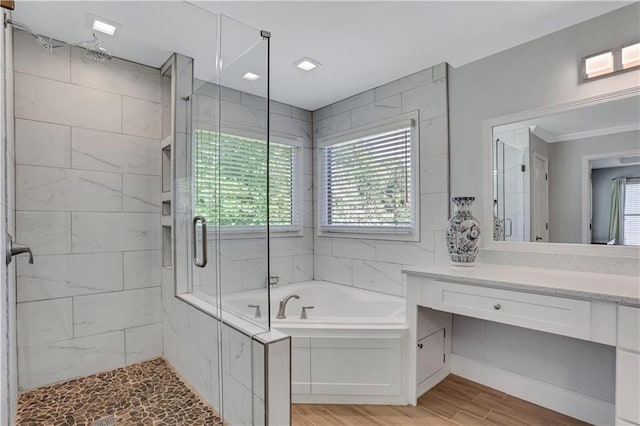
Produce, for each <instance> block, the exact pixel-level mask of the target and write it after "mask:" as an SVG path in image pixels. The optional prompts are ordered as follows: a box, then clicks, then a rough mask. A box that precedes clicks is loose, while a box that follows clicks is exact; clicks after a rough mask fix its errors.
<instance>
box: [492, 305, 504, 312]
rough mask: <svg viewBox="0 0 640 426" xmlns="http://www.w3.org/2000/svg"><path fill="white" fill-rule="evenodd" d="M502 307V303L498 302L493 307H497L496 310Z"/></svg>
mask: <svg viewBox="0 0 640 426" xmlns="http://www.w3.org/2000/svg"><path fill="white" fill-rule="evenodd" d="M500 308H502V305H500V304H499V303H496V304H495V305H493V309H495V310H496V311H497V310H499V309H500Z"/></svg>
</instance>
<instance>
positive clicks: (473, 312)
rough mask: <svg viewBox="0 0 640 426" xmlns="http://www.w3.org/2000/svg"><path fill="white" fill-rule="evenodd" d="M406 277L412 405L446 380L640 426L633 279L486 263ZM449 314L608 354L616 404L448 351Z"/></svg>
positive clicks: (639, 340) (599, 420)
mask: <svg viewBox="0 0 640 426" xmlns="http://www.w3.org/2000/svg"><path fill="white" fill-rule="evenodd" d="M403 272H404V273H405V274H406V276H407V324H408V326H409V346H408V354H409V357H408V358H409V366H408V369H407V371H408V372H407V381H406V383H407V389H406V392H407V399H408V401H409V402H410V403H412V404H415V403H416V400H417V398H418V397H419V396H420V395H422V394H423V393H425V392H426V391H427V390H429V389H431V388H432V387H433V386H435V385H436V384H437V383H439V382H440V381H442V380H443V379H444V378H445V377H446V376H447V375H448V374H450V373H453V374H457V375H460V376H463V377H466V378H468V379H470V380H474V381H476V382H479V383H482V384H485V385H487V386H491V387H494V388H498V389H500V390H502V391H504V392H507V393H510V394H512V395H515V396H517V397H519V398H522V399H525V400H528V401H531V402H533V403H535V404H538V405H541V406H544V407H547V408H550V409H552V410H555V411H559V412H561V413H564V414H567V415H569V416H572V417H576V418H579V419H581V420H584V421H587V422H590V423H593V424H614V423H615V424H631V425H639V424H640V408H639V404H638V401H640V380H639V378H640V283H639V281H638V277H630V276H619V275H608V274H598V273H586V272H570V271H560V270H550V269H539V268H527V267H519V266H506V265H488V264H476V265H475V266H473V267H469V268H461V267H455V266H446V265H444V266H432V267H426V268H412V269H406V270H404V271H403ZM454 314H455V315H463V316H466V317H472V318H479V319H483V320H488V321H492V322H494V323H499V324H508V325H510V326H515V327H520V328H526V329H529V330H537V331H540V332H544V333H551V334H555V335H559V336H564V337H565V338H568V339H569V338H573V339H580V340H582V341H587V342H595V343H597V344H600V345H606V346H609V347H615V348H616V361H615V362H616V365H615V370H616V378H615V395H616V396H615V403H614V404H612V403H610V402H607V401H604V400H601V399H598V398H594V397H592V396H589V395H585V394H582V393H579V392H576V391H574V390H570V389H565V388H562V387H559V386H556V385H554V384H551V383H546V382H544V381H542V380H538V379H536V378H531V377H527V376H525V375H522V374H518V373H517V372H515V371H509V370H506V369H501V368H498V367H493V366H488V365H487V364H483V363H481V362H479V361H477V360H474V359H471V358H467V357H463V356H460V355H457V354H456V353H452V351H451V337H450V336H452V334H451V329H452V318H453V315H454ZM486 356H489V355H486ZM588 373H589V372H587V374H588Z"/></svg>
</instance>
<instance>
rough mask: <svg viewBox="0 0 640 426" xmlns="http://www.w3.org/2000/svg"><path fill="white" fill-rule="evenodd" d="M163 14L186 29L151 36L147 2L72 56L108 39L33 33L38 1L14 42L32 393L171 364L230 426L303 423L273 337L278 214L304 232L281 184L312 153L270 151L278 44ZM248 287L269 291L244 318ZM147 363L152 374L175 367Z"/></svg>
mask: <svg viewBox="0 0 640 426" xmlns="http://www.w3.org/2000/svg"><path fill="white" fill-rule="evenodd" d="M82 5H83V4H80V6H79V7H82ZM39 7H44V8H47V7H49V8H53V7H54V6H53V5H46V4H42V5H40V6H39ZM154 7H155V14H156V16H157V18H158V19H159V20H160V21H162V20H163V19H164V20H165V21H166V22H165V24H166V25H161V26H162V27H163V28H176V30H175V31H181V33H180V34H177V33H175V34H173V35H172V36H171V37H169V38H166V37H165V35H164V34H163V35H158V34H156V35H153V34H151V33H145V34H142V35H141V37H142V39H141V38H140V34H139V33H138V34H137V36H138V37H137V38H136V32H135V31H136V30H135V28H136V24H135V22H134V21H135V20H133V21H132V19H133V17H135V16H139V15H141V14H144V15H146V14H148V13H147V12H148V9H147V6H146V5H145V4H143V3H133V2H122V3H111V2H109V3H104V4H100V5H95V10H93V9H92V10H91V11H90V12H91V14H89V13H88V12H89V11H87V16H89V17H91V16H93V13H97V14H99V15H101V16H106V17H109V18H113V19H112V20H113V22H118V23H119V24H118V25H120V26H122V27H124V30H121V31H119V32H118V33H117V36H116V37H111V38H110V37H109V36H106V35H99V38H98V37H96V35H94V36H93V38H92V39H91V40H89V41H87V42H83V43H76V44H68V43H73V42H75V41H77V40H82V39H83V38H84V39H86V38H87V37H86V35H87V34H91V32H90V31H87V29H86V28H85V27H83V25H84V24H82V23H80V24H78V23H75V24H78V27H79V28H78V29H77V30H76V28H75V27H74V26H73V25H74V22H75V21H73V20H72V19H71V17H70V18H69V22H68V25H67V26H66V28H67V29H69V30H68V32H66V33H64V34H66V36H65V37H64V38H63V36H61V33H62V32H61V31H59V32H56V27H55V26H54V25H49V23H48V21H38V20H29V16H32V15H35V11H34V10H31V14H30V13H28V12H29V10H30V8H31V6H29V5H24V7H22V5H18V9H17V10H16V11H15V12H14V13H15V18H16V21H12V22H14V23H15V25H14V26H13V27H11V26H9V28H8V31H11V30H14V32H13V33H12V34H13V36H14V37H15V40H14V42H13V43H11V44H12V45H13V52H12V53H13V59H14V67H13V69H8V70H7V75H5V82H7V84H8V85H9V86H11V87H15V96H11V99H12V100H13V99H15V108H13V106H12V105H11V109H12V111H13V110H15V125H16V137H15V144H14V143H13V140H12V135H9V136H8V139H7V140H10V141H11V146H10V147H9V149H8V152H9V153H10V154H11V150H12V149H13V148H15V150H16V154H15V156H14V155H13V154H11V155H9V156H8V157H7V158H6V160H5V161H6V162H8V163H11V165H13V164H14V161H15V168H16V172H15V194H16V196H15V218H16V219H15V229H14V230H13V231H12V232H15V234H14V235H15V237H16V240H17V241H20V242H21V243H24V244H25V245H26V246H28V247H30V248H31V249H32V250H33V255H34V258H35V259H34V260H35V262H34V263H33V264H30V263H28V261H27V259H26V258H23V257H20V258H17V260H16V261H15V262H14V264H15V265H16V268H17V272H16V275H17V285H16V288H17V296H15V298H16V300H15V302H13V303H15V306H17V328H18V330H17V333H16V334H17V341H16V342H10V344H12V345H14V346H13V350H15V351H16V353H17V364H18V367H17V377H18V387H19V390H20V391H32V390H34V389H40V388H42V387H43V386H47V385H50V384H54V383H57V382H61V381H62V382H63V381H66V380H70V379H75V378H78V377H83V376H88V375H92V374H95V373H100V372H103V371H107V370H112V369H115V368H119V367H124V366H130V365H134V364H135V365H137V363H139V362H141V361H145V360H148V359H153V358H155V357H159V356H162V357H164V358H165V359H166V361H168V365H170V368H173V369H175V371H177V373H178V374H179V375H180V376H182V377H183V378H184V379H185V380H186V381H187V382H188V384H189V385H190V386H191V387H192V388H193V389H195V391H196V392H197V393H198V394H199V395H200V396H201V397H202V398H203V399H204V400H206V401H207V402H208V403H209V404H210V405H211V407H213V409H214V410H215V411H217V413H218V414H219V415H220V417H221V419H222V420H223V421H225V422H227V423H229V424H265V423H271V424H284V423H288V422H289V418H290V416H289V412H290V410H289V402H290V373H289V359H290V339H289V338H288V337H287V336H285V335H283V334H280V333H278V332H276V331H271V330H270V323H269V322H270V308H269V306H270V303H269V285H268V283H269V278H268V277H269V275H270V273H269V269H270V265H269V245H270V240H269V236H270V232H269V225H270V223H269V217H270V214H269V210H270V195H271V196H272V197H279V198H278V201H279V202H278V204H277V205H278V207H276V210H278V215H279V216H278V217H280V218H284V219H283V220H285V219H286V218H290V219H291V220H292V221H293V215H292V212H291V210H289V211H287V209H286V207H285V208H283V207H281V206H280V201H282V200H283V199H284V198H283V197H285V196H284V195H283V194H282V193H281V192H279V189H278V188H282V185H284V183H282V182H279V181H277V179H282V176H285V177H286V176H287V173H289V174H291V173H293V168H292V167H293V166H292V161H293V158H294V157H295V156H296V155H297V154H298V148H291V147H290V146H289V145H286V144H284V145H283V144H280V145H278V144H272V142H271V140H270V134H271V132H270V102H269V96H270V93H269V80H270V75H269V45H270V33H269V32H268V31H265V30H263V29H258V28H253V27H250V26H248V25H245V24H243V23H241V22H238V21H236V20H234V19H232V18H230V17H227V16H223V15H216V14H213V13H209V12H206V11H205V10H203V9H201V8H199V7H195V6H193V5H191V4H188V3H175V2H167V3H158V4H157V5H156V6H154ZM21 10H22V13H20V12H21ZM49 12H50V13H53V9H51V10H49ZM56 12H59V11H57V10H56ZM71 15H72V14H69V16H71ZM39 16H40V15H39ZM73 16H75V15H73ZM18 18H20V20H22V21H25V22H27V24H28V25H26V24H23V25H20V26H18V24H17V23H16V22H17V21H18ZM11 19H13V17H11ZM83 19H84V18H83ZM87 19H88V18H87ZM176 20H183V21H184V22H189V23H190V25H193V26H194V28H195V27H197V28H198V29H199V30H198V31H186V32H185V31H182V30H181V29H179V28H180V27H179V26H175V25H173V24H175V22H176ZM34 22H35V23H34ZM168 31H169V32H170V30H168ZM184 33H186V35H185V34H184ZM41 34H47V36H46V37H45V36H43V35H41ZM49 36H52V37H51V38H49ZM127 37H129V38H128V39H127ZM163 37H164V38H163ZM174 39H179V40H180V41H181V43H180V44H176V43H174V42H173V41H174ZM57 40H62V41H60V42H58V41H57ZM172 43H173V44H172ZM132 46H133V47H134V48H132ZM43 48H44V49H43ZM162 52H164V53H162ZM143 64H144V65H143ZM247 76H251V78H248V77H247ZM10 119H11V120H13V117H11V118H10ZM3 152H4V151H3ZM274 153H275V154H276V155H274ZM14 158H15V160H14ZM287 159H288V160H287ZM274 165H275V166H274ZM273 167H277V169H278V173H276V178H275V179H276V180H275V186H273V184H274V182H273V181H272V182H271V183H272V185H271V186H270V176H272V174H271V170H272V169H273ZM289 184H290V185H293V184H292V183H291V179H289ZM8 185H9V187H11V186H12V185H14V184H13V182H9V184H8ZM278 185H280V186H278ZM270 188H273V190H271V191H270ZM9 192H10V193H11V192H12V189H11V188H9ZM289 194H290V197H293V195H292V194H293V189H291V190H290V191H289ZM285 198H286V197H285ZM289 201H290V202H291V200H289ZM244 291H251V292H252V295H254V296H255V294H256V293H257V292H258V293H259V294H260V297H259V298H257V299H259V300H257V301H256V302H255V306H256V307H254V308H251V309H250V308H248V307H243V308H241V309H238V308H237V307H236V305H231V304H229V306H227V305H228V304H227V303H226V300H225V297H226V296H227V295H232V294H235V295H237V294H238V293H242V292H244ZM253 299H254V300H255V299H256V297H254V298H253ZM257 309H262V314H261V315H259V316H258V315H255V312H256V310H257ZM141 365H143V366H144V367H140V368H138V370H136V371H137V373H136V374H143V375H144V374H164V373H158V372H162V371H165V370H164V364H162V363H155V364H141ZM7 368H9V366H7ZM134 370H135V369H134ZM145 372H146V373H145ZM268 372H270V373H269V374H268ZM12 374H13V373H12ZM117 374H121V373H117ZM136 377H138V376H136ZM163 380H166V377H165V378H164V379H163ZM16 391H17V390H16V389H11V392H14V394H15V392H16ZM38 392H40V390H38ZM80 393H82V392H79V394H80ZM51 397H53V393H52V395H51ZM36 399H38V398H36ZM28 400H29V399H28ZM29 401H30V400H29ZM107 402H108V401H107ZM23 406H24V403H23ZM114 407H116V406H115V405H114ZM45 408H46V407H45ZM102 408H104V407H101V409H102ZM113 410H115V411H114V412H113V413H102V414H113V415H114V416H115V417H118V415H119V414H118V412H117V407H116V408H113ZM36 411H37V410H36ZM26 412H29V410H26V411H25V410H23V411H22V412H21V413H22V414H21V415H24V413H26ZM32 412H35V411H32ZM121 414H122V413H121ZM105 418H106V417H105ZM22 419H23V420H24V418H22Z"/></svg>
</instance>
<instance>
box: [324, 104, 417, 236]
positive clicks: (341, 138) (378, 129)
mask: <svg viewBox="0 0 640 426" xmlns="http://www.w3.org/2000/svg"><path fill="white" fill-rule="evenodd" d="M408 123H412V124H411V125H412V127H413V130H412V131H411V199H412V201H413V203H412V206H413V207H412V214H411V216H412V218H411V222H412V223H413V226H411V227H403V228H400V227H391V226H389V227H385V226H336V225H332V226H330V227H329V226H327V225H325V224H324V223H323V221H324V220H325V218H326V217H327V202H326V199H325V196H324V195H325V194H324V182H325V177H324V170H323V167H322V155H321V152H320V148H324V147H327V146H331V145H335V144H338V143H341V142H346V141H350V140H354V139H358V138H361V137H365V136H370V135H372V134H375V133H382V132H384V131H386V130H393V129H396V128H398V127H399V126H403V125H406V124H408ZM419 123H420V120H419V115H418V112H417V111H414V112H411V113H408V114H403V115H400V116H397V117H394V118H391V119H387V120H381V121H378V122H376V123H375V124H371V125H366V126H361V127H358V128H356V129H351V130H348V131H345V132H340V133H337V134H334V135H331V136H326V137H323V138H320V139H318V143H317V153H316V155H317V161H316V166H315V167H316V171H315V178H316V182H317V185H316V197H317V198H316V199H317V200H318V203H317V204H318V208H317V211H316V221H315V222H316V236H318V237H335V238H359V239H369V240H392V241H420V126H419Z"/></svg>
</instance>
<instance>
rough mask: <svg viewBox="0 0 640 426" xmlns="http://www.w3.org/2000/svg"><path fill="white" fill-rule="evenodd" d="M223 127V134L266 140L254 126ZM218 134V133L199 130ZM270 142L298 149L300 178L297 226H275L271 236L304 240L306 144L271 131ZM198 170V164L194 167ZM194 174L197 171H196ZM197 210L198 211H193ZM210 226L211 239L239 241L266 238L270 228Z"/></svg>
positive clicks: (296, 178) (225, 124) (295, 187)
mask: <svg viewBox="0 0 640 426" xmlns="http://www.w3.org/2000/svg"><path fill="white" fill-rule="evenodd" d="M221 127H222V128H223V129H224V131H222V133H226V134H230V135H233V136H238V137H244V138H248V139H256V140H264V139H265V136H266V135H265V133H264V131H263V130H259V129H253V128H250V127H244V126H238V125H237V124H233V123H228V122H222V123H221ZM198 130H206V131H212V132H216V131H217V130H209V129H199V128H198ZM269 142H271V143H277V144H280V145H289V146H292V147H294V148H296V150H295V152H294V153H295V157H296V158H295V162H296V166H297V168H296V176H294V182H293V191H294V194H293V203H294V206H293V209H294V216H297V217H298V224H297V225H271V226H269V236H270V237H275V238H282V237H301V236H303V232H304V223H303V221H304V200H303V197H304V190H303V186H304V165H303V161H304V157H303V153H304V141H303V139H302V138H300V137H296V136H291V135H287V134H284V133H278V132H273V131H272V132H271V133H270V135H269ZM192 167H195V164H193V165H192ZM192 173H194V171H192ZM192 199H193V200H195V199H196V194H195V193H194V194H193V195H192ZM193 209H194V211H195V208H193ZM211 225H212V224H209V223H208V224H207V235H208V237H209V238H212V237H213V238H215V237H216V236H217V235H219V236H220V239H221V240H230V239H239V238H266V235H267V227H266V226H237V227H236V226H220V227H215V226H211ZM260 234H263V235H260Z"/></svg>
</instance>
